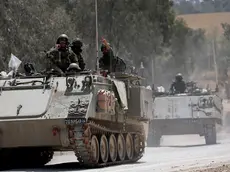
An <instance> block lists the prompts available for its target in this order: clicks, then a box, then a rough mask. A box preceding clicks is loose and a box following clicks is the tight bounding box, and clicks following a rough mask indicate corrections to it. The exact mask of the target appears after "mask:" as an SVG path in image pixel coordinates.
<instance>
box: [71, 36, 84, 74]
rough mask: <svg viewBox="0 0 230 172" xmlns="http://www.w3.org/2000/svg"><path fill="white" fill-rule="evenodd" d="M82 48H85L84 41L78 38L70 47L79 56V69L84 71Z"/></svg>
mask: <svg viewBox="0 0 230 172" xmlns="http://www.w3.org/2000/svg"><path fill="white" fill-rule="evenodd" d="M82 46H83V43H82V41H81V40H80V39H79V38H77V39H74V40H73V42H72V44H71V46H70V47H71V50H72V51H73V52H74V53H75V54H76V55H77V58H78V64H79V67H80V68H81V70H84V69H85V62H84V59H83V57H82V54H81V52H82V49H81V48H82Z"/></svg>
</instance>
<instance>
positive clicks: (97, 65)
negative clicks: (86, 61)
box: [95, 0, 99, 72]
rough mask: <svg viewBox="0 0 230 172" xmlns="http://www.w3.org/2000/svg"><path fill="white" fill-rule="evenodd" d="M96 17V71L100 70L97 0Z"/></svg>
mask: <svg viewBox="0 0 230 172" xmlns="http://www.w3.org/2000/svg"><path fill="white" fill-rule="evenodd" d="M95 17H96V56H97V59H96V71H97V72H99V55H98V14H97V0H95Z"/></svg>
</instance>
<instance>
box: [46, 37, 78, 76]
mask: <svg viewBox="0 0 230 172" xmlns="http://www.w3.org/2000/svg"><path fill="white" fill-rule="evenodd" d="M56 44H57V46H56V47H53V48H51V50H50V51H48V52H47V54H46V60H47V62H46V64H47V66H46V68H47V70H50V69H54V70H56V71H58V72H60V73H65V72H66V71H67V68H68V67H69V65H70V64H71V63H78V61H77V56H76V55H75V54H74V52H72V51H71V50H70V49H69V47H68V45H69V41H68V36H67V35H65V34H62V35H60V36H59V37H58V39H57V42H56Z"/></svg>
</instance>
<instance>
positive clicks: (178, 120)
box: [147, 82, 223, 147]
mask: <svg viewBox="0 0 230 172" xmlns="http://www.w3.org/2000/svg"><path fill="white" fill-rule="evenodd" d="M187 90H188V91H187V92H186V93H184V94H170V93H166V92H159V91H157V92H155V98H154V103H153V113H152V114H153V116H152V120H151V122H150V125H149V135H148V141H147V144H148V146H149V147H155V146H160V140H161V137H162V136H163V135H184V134H199V135H200V136H205V141H206V144H216V124H220V125H222V118H223V105H222V99H221V98H220V97H219V96H218V95H216V94H215V92H212V91H210V90H206V89H201V88H198V87H197V86H196V83H194V82H189V83H187Z"/></svg>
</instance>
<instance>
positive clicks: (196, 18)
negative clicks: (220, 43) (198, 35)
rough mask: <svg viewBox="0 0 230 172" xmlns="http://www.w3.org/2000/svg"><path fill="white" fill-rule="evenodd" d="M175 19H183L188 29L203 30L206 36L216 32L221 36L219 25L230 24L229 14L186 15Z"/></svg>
mask: <svg viewBox="0 0 230 172" xmlns="http://www.w3.org/2000/svg"><path fill="white" fill-rule="evenodd" d="M177 17H180V18H183V19H184V20H185V21H186V23H187V24H188V26H189V27H191V28H193V29H198V28H203V29H205V30H206V33H208V34H213V33H215V32H216V34H217V35H221V34H223V29H222V27H221V23H229V24H230V12H223V13H205V14H187V15H178V16H177Z"/></svg>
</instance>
